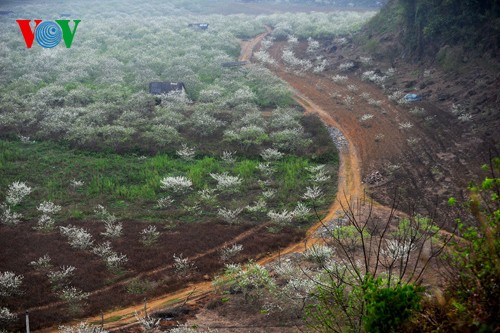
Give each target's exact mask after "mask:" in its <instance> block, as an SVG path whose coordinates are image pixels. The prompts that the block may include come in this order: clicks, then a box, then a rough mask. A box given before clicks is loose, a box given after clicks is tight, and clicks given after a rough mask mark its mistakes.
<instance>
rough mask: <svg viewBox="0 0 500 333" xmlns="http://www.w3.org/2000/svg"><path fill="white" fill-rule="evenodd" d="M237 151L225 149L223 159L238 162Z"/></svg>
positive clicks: (227, 161) (230, 162)
mask: <svg viewBox="0 0 500 333" xmlns="http://www.w3.org/2000/svg"><path fill="white" fill-rule="evenodd" d="M235 154H236V153H235V152H234V151H223V152H222V160H223V161H224V162H226V163H228V164H233V163H234V162H236V158H235V157H234V155H235Z"/></svg>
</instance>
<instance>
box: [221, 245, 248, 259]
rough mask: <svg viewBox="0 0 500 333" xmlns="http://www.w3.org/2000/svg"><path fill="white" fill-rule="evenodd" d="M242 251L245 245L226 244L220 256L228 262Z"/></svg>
mask: <svg viewBox="0 0 500 333" xmlns="http://www.w3.org/2000/svg"><path fill="white" fill-rule="evenodd" d="M241 251H243V245H241V244H233V245H232V246H226V247H223V248H222V250H221V254H220V258H221V260H222V261H223V262H226V261H228V260H230V259H232V258H234V257H235V256H237V255H238V254H239V253H240V252H241Z"/></svg>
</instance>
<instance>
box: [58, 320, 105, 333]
mask: <svg viewBox="0 0 500 333" xmlns="http://www.w3.org/2000/svg"><path fill="white" fill-rule="evenodd" d="M58 332H59V333H108V331H106V330H105V329H104V328H102V327H101V326H94V325H91V324H88V323H84V322H81V323H80V324H78V325H76V326H62V325H61V326H59V327H58Z"/></svg>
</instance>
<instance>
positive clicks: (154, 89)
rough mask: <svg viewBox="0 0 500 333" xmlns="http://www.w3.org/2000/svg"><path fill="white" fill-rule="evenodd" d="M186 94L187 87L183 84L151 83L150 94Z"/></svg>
mask: <svg viewBox="0 0 500 333" xmlns="http://www.w3.org/2000/svg"><path fill="white" fill-rule="evenodd" d="M174 91H180V92H186V87H185V86H184V83H182V82H168V81H167V82H151V83H149V93H150V94H153V95H162V94H168V93H170V92H174Z"/></svg>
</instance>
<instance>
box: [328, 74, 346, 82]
mask: <svg viewBox="0 0 500 333" xmlns="http://www.w3.org/2000/svg"><path fill="white" fill-rule="evenodd" d="M332 81H333V82H335V83H345V82H347V76H345V75H338V74H336V75H334V76H332Z"/></svg>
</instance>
